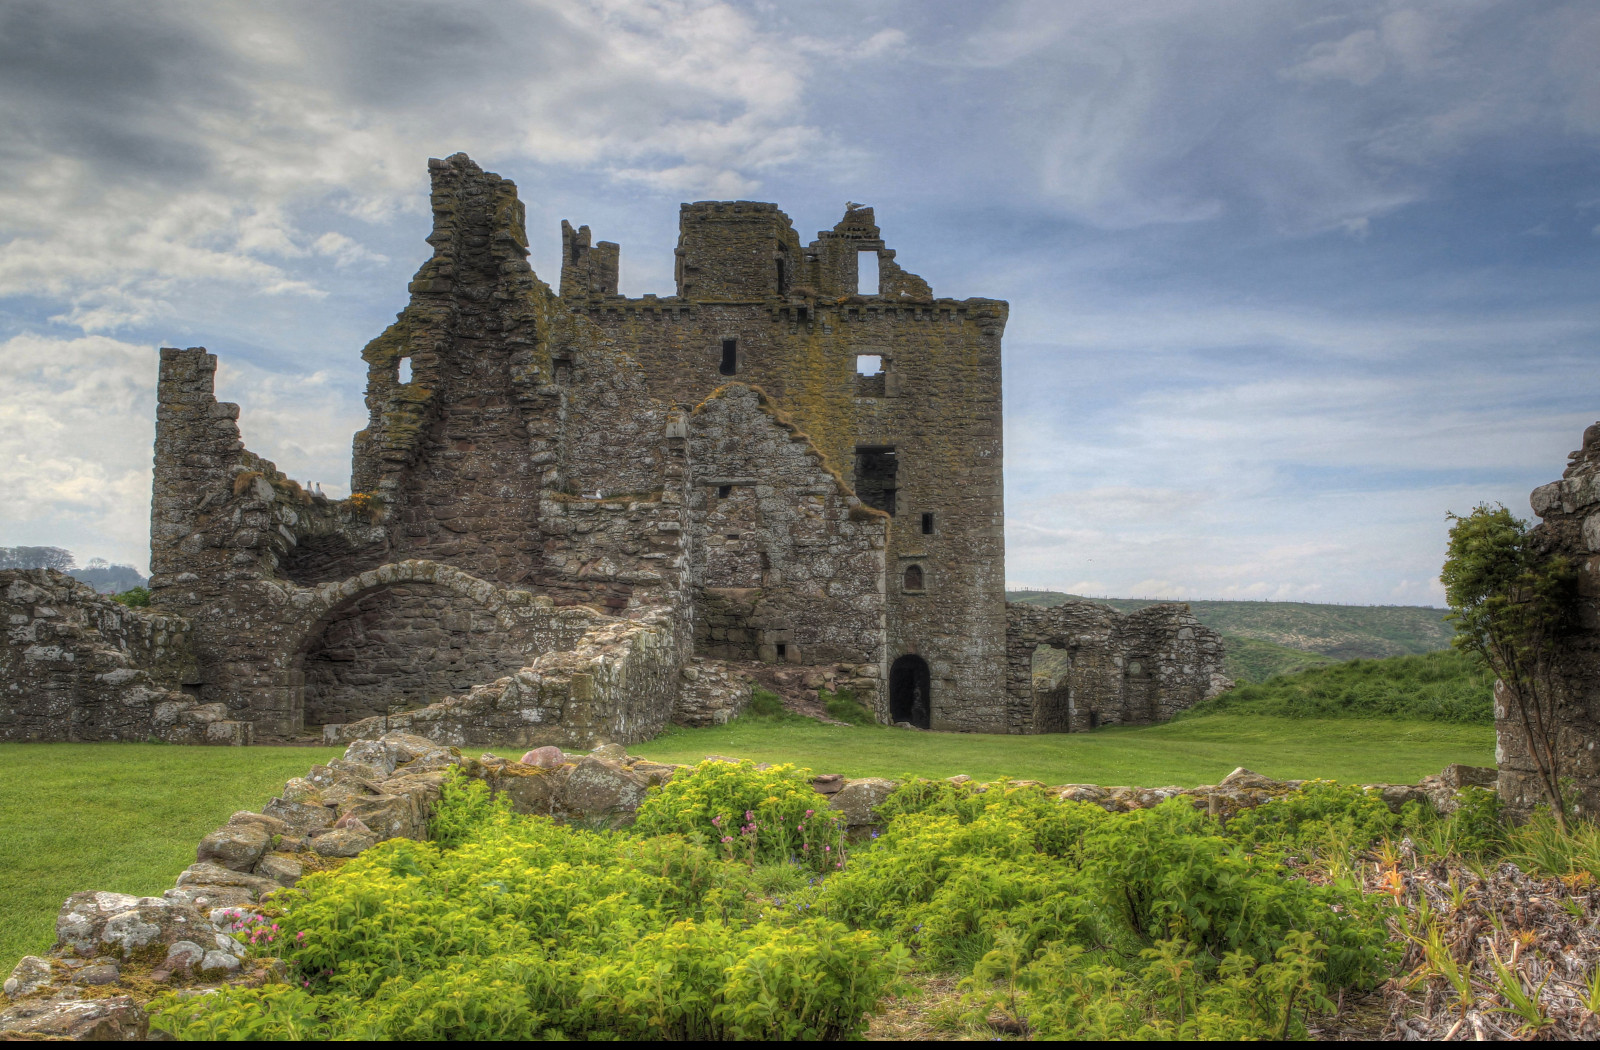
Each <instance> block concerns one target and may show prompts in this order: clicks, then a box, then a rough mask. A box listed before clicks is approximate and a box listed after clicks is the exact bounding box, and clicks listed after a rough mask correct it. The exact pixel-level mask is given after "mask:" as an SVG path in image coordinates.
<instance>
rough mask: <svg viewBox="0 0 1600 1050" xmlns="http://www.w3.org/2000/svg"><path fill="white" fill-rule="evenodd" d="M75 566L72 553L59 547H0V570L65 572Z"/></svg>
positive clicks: (75, 562)
mask: <svg viewBox="0 0 1600 1050" xmlns="http://www.w3.org/2000/svg"><path fill="white" fill-rule="evenodd" d="M76 564H77V561H76V559H74V558H73V556H72V552H71V551H69V550H63V549H61V548H60V547H0V569H55V570H56V571H57V572H66V571H67V570H68V569H70V568H72V567H73V566H74V565H76Z"/></svg>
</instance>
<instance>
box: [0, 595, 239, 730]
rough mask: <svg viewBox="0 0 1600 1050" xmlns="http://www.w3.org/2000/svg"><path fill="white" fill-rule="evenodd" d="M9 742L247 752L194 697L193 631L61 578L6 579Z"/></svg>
mask: <svg viewBox="0 0 1600 1050" xmlns="http://www.w3.org/2000/svg"><path fill="white" fill-rule="evenodd" d="M0 618H3V619H4V621H5V624H6V627H5V636H4V639H3V640H0V740H6V741H20V740H28V741H43V740H66V741H86V740H148V739H157V740H167V741H171V742H173V743H191V742H208V743H219V744H238V743H247V742H248V741H249V739H250V734H249V727H248V726H247V725H243V724H241V723H239V722H236V721H232V720H229V719H228V718H227V717H226V712H225V711H223V710H219V709H218V708H217V707H216V706H208V705H203V704H200V703H199V702H198V699H197V698H196V697H195V696H194V695H191V693H190V692H187V691H186V690H188V689H190V688H192V686H193V683H194V682H195V680H196V678H197V672H196V668H195V662H194V655H193V652H192V650H191V648H190V625H189V622H188V621H187V620H185V619H184V618H183V617H181V616H170V615H163V614H160V613H155V612H146V611H145V610H142V609H130V608H128V607H127V606H124V605H121V604H119V603H117V602H114V601H112V600H111V599H110V598H106V597H102V596H101V595H99V594H96V593H95V590H94V588H92V587H89V586H87V585H85V584H83V583H79V582H78V581H77V580H74V579H73V578H72V577H70V576H66V575H63V574H62V573H59V572H56V571H54V570H53V569H28V570H5V571H0Z"/></svg>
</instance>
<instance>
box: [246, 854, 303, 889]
mask: <svg viewBox="0 0 1600 1050" xmlns="http://www.w3.org/2000/svg"><path fill="white" fill-rule="evenodd" d="M305 871H306V869H305V865H304V864H301V863H300V861H299V859H298V858H296V857H295V855H294V854H293V853H268V854H267V855H266V856H265V857H262V858H261V860H260V862H259V863H257V864H256V874H257V875H263V876H265V877H266V878H269V879H272V880H273V881H275V882H281V883H283V885H285V886H293V885H294V884H295V883H297V882H299V881H300V876H302V875H304V874H305Z"/></svg>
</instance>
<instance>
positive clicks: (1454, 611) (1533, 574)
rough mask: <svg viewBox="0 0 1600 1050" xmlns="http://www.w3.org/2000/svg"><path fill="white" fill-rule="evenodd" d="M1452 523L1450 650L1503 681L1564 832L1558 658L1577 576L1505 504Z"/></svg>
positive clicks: (1444, 578)
mask: <svg viewBox="0 0 1600 1050" xmlns="http://www.w3.org/2000/svg"><path fill="white" fill-rule="evenodd" d="M1448 517H1449V519H1450V520H1451V521H1452V522H1454V524H1453V525H1452V526H1451V527H1450V544H1449V552H1448V555H1447V556H1446V558H1445V563H1444V570H1443V572H1441V573H1440V574H1439V580H1440V582H1441V583H1443V584H1444V589H1445V600H1446V601H1447V602H1448V603H1449V605H1450V609H1451V615H1450V617H1449V619H1450V620H1451V621H1452V622H1453V623H1454V624H1455V629H1456V634H1455V637H1454V638H1453V639H1451V644H1452V645H1454V646H1455V648H1457V649H1460V650H1461V651H1463V652H1466V653H1470V654H1472V655H1473V656H1476V657H1477V658H1478V659H1480V660H1481V661H1483V663H1484V665H1485V666H1487V667H1488V668H1489V670H1490V671H1492V672H1493V673H1494V675H1495V677H1497V678H1499V680H1500V687H1501V688H1500V695H1501V699H1503V700H1504V702H1505V707H1506V718H1507V720H1508V721H1510V722H1511V723H1512V725H1513V726H1515V727H1517V728H1518V729H1519V730H1520V731H1521V732H1522V734H1523V737H1524V739H1525V742H1526V743H1527V747H1528V754H1529V755H1530V756H1531V757H1532V759H1533V764H1534V771H1535V772H1536V774H1537V775H1538V780H1539V786H1540V788H1541V789H1542V790H1543V792H1544V796H1545V798H1546V800H1547V801H1548V802H1549V803H1550V810H1551V812H1552V813H1553V814H1554V816H1555V819H1556V822H1557V823H1558V824H1559V825H1560V826H1561V828H1562V830H1563V831H1565V830H1566V827H1567V817H1566V808H1565V807H1564V806H1563V804H1562V798H1561V777H1562V770H1561V755H1560V752H1559V750H1558V749H1557V741H1558V737H1559V735H1560V731H1561V725H1560V722H1559V721H1558V720H1557V709H1558V706H1559V704H1560V701H1561V682H1560V679H1559V676H1558V675H1557V673H1556V667H1555V659H1556V653H1557V649H1558V643H1559V641H1560V638H1561V635H1562V634H1563V633H1564V632H1565V631H1566V629H1567V627H1568V626H1569V623H1570V620H1571V617H1572V611H1573V605H1574V598H1575V594H1576V583H1577V574H1576V573H1575V572H1574V571H1573V568H1572V564H1571V563H1570V562H1569V561H1568V560H1567V559H1566V558H1564V557H1561V556H1559V555H1548V554H1546V553H1544V552H1543V551H1541V550H1540V549H1539V547H1538V545H1537V544H1535V543H1534V542H1533V537H1532V535H1531V534H1530V532H1529V530H1528V523H1527V522H1525V521H1523V520H1522V519H1520V518H1516V517H1513V516H1512V514H1511V512H1510V511H1508V510H1506V508H1505V507H1504V506H1502V505H1500V504H1496V505H1495V506H1493V507H1490V506H1489V505H1487V504H1480V505H1478V506H1477V507H1476V508H1475V509H1474V510H1473V511H1472V513H1471V514H1469V515H1467V516H1466V517H1464V518H1463V517H1459V516H1457V515H1455V514H1450V515H1448Z"/></svg>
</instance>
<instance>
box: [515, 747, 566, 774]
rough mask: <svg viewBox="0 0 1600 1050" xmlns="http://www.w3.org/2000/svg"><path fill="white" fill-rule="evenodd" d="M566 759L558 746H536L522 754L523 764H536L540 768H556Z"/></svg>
mask: <svg viewBox="0 0 1600 1050" xmlns="http://www.w3.org/2000/svg"><path fill="white" fill-rule="evenodd" d="M564 761H566V758H565V756H563V755H562V754H561V749H560V748H559V747H548V746H547V747H536V748H534V749H533V750H532V751H529V752H528V753H527V754H525V755H523V756H522V764H523V765H525V766H537V767H538V768H540V769H557V768H559V767H560V766H561V763H562V762H564Z"/></svg>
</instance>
